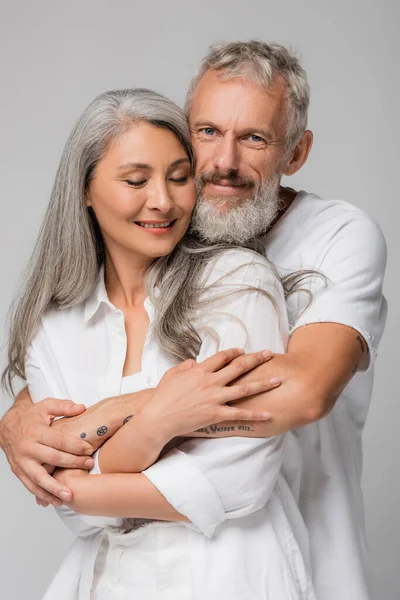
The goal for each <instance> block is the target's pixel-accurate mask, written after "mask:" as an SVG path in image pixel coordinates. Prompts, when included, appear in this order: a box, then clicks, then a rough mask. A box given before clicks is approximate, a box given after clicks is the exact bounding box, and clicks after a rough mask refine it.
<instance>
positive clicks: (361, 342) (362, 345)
mask: <svg viewBox="0 0 400 600" xmlns="http://www.w3.org/2000/svg"><path fill="white" fill-rule="evenodd" d="M356 340H358V341H359V342H360V346H361V350H362V353H363V354H364V352H365V348H364V342H363V340H362V338H361V336H360V335H358V336H357V337H356Z"/></svg>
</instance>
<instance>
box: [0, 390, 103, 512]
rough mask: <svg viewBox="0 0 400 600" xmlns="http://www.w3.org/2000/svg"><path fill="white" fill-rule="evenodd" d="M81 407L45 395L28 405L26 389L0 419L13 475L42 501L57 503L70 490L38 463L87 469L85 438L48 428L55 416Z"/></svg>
mask: <svg viewBox="0 0 400 600" xmlns="http://www.w3.org/2000/svg"><path fill="white" fill-rule="evenodd" d="M84 410H85V407H84V406H82V405H78V404H74V403H73V402H71V401H70V400H56V399H54V398H48V399H45V400H42V401H41V402H38V403H37V404H32V401H31V398H30V395H29V393H28V391H27V388H25V389H24V390H22V391H21V392H20V393H19V394H18V397H17V399H16V401H15V404H14V405H13V406H12V407H11V408H10V410H9V411H8V412H7V413H6V414H5V415H4V417H3V418H2V419H1V421H0V447H1V448H2V449H3V451H4V452H5V454H6V456H7V459H8V462H9V463H10V466H11V469H12V471H13V472H14V474H15V475H16V476H17V477H18V478H19V479H20V480H21V482H22V483H23V484H24V485H25V487H26V488H27V489H28V490H29V491H30V492H32V493H33V494H35V495H36V496H38V497H40V498H41V499H42V500H43V502H47V503H52V504H54V505H55V506H60V505H61V502H60V500H59V498H61V500H66V499H69V498H70V492H69V490H68V489H66V488H65V487H63V486H60V485H59V484H58V483H57V482H56V481H55V480H54V479H53V477H51V476H50V475H49V473H48V472H47V471H46V469H45V468H44V467H43V466H42V465H43V464H44V463H49V464H58V465H60V466H64V467H67V468H80V469H83V468H91V466H92V465H93V460H92V459H91V458H90V455H91V454H92V452H93V448H92V447H91V445H90V444H88V443H87V442H86V441H85V440H83V439H80V438H79V437H78V438H76V437H73V436H70V435H60V433H58V432H56V431H55V430H53V429H51V428H50V425H51V423H52V421H53V420H54V418H55V417H57V416H67V417H71V418H73V417H74V416H76V415H79V414H81V413H82V411H84Z"/></svg>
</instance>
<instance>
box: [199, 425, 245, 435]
mask: <svg viewBox="0 0 400 600" xmlns="http://www.w3.org/2000/svg"><path fill="white" fill-rule="evenodd" d="M226 431H229V432H232V431H249V432H253V431H254V427H251V426H250V425H210V426H209V427H202V428H201V429H196V433H205V434H206V435H212V434H213V433H221V432H226Z"/></svg>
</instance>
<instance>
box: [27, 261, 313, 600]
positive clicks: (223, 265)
mask: <svg viewBox="0 0 400 600" xmlns="http://www.w3.org/2000/svg"><path fill="white" fill-rule="evenodd" d="M206 281H207V284H211V283H213V284H215V285H218V282H219V281H220V284H221V286H223V287H220V288H219V291H221V290H223V291H225V297H224V299H223V300H222V301H221V300H219V301H218V303H217V304H215V305H213V306H211V307H210V308H209V309H207V314H206V315H203V316H201V315H198V322H197V324H196V325H197V327H198V328H199V330H200V331H202V326H203V325H204V326H205V327H208V328H210V327H211V328H212V329H213V330H214V331H215V332H216V333H217V334H218V338H219V348H218V347H217V345H216V341H215V337H214V336H212V335H210V333H208V332H207V331H204V332H203V333H202V335H201V337H202V344H201V348H200V352H199V355H198V357H197V360H198V361H202V360H204V359H205V358H207V357H208V356H211V355H212V354H214V353H215V352H216V351H217V350H218V349H224V348H231V347H243V348H245V350H246V352H253V351H258V350H262V349H269V350H272V351H273V352H284V351H285V347H286V344H287V340H288V322H287V315H286V306H285V301H284V296H283V290H282V288H281V285H280V283H279V281H278V280H277V278H276V276H275V275H274V274H273V272H272V270H271V268H270V267H269V266H268V265H267V263H266V261H265V260H264V259H263V258H262V257H261V256H258V255H254V254H253V253H249V252H246V251H242V250H232V251H228V252H225V253H224V254H223V255H221V256H220V257H219V258H218V260H217V262H216V264H214V265H213V267H212V269H209V271H208V272H207V276H206ZM243 284H245V285H246V286H254V287H257V288H261V289H262V290H263V291H264V292H266V293H264V294H263V293H260V292H254V291H242V292H238V293H236V294H229V293H228V291H233V290H235V289H236V290H237V289H238V288H239V287H240V286H243ZM214 292H215V290H214V291H213V292H206V293H207V294H210V293H214ZM145 308H146V310H147V313H148V315H149V321H150V325H149V330H148V334H147V338H146V342H145V345H144V349H143V355H142V371H141V373H140V375H139V376H138V377H136V378H132V380H131V383H132V387H131V391H138V390H140V389H143V388H145V387H155V386H156V385H157V384H158V382H159V380H160V379H161V377H162V376H163V374H164V373H165V371H166V370H167V369H169V368H170V367H172V366H174V363H173V361H172V360H171V359H169V358H168V357H166V356H165V355H164V354H163V353H162V352H161V350H160V348H159V347H158V346H157V344H156V343H155V340H154V337H153V335H152V328H153V322H154V307H153V305H152V304H151V302H150V301H149V299H147V300H146V301H145ZM125 356H126V334H125V327H124V315H123V313H122V312H121V311H119V310H118V309H116V308H115V307H114V306H113V305H112V304H111V302H110V301H109V299H108V297H107V294H106V290H105V286H104V276H103V272H100V274H99V281H98V284H97V287H96V289H95V290H94V292H93V294H92V295H91V296H90V298H88V300H87V301H85V302H83V303H81V304H79V305H77V306H75V307H73V308H71V309H68V310H65V311H58V310H54V309H52V310H49V311H47V312H46V314H45V315H44V316H43V318H42V320H41V323H40V325H39V327H38V329H37V331H36V334H35V336H34V339H33V340H32V343H31V345H30V348H29V350H28V353H27V358H26V377H27V382H28V385H29V389H30V392H31V395H32V399H33V401H34V402H38V401H40V400H42V399H43V398H45V397H48V396H52V397H59V398H71V399H72V400H74V401H75V402H83V403H84V404H85V405H86V406H91V405H93V404H95V403H96V402H98V401H100V400H101V399H103V398H106V397H109V396H116V395H119V394H120V393H121V392H122V386H123V366H124V362H125ZM295 443H296V442H295V438H294V436H292V434H290V433H289V434H286V435H285V436H279V437H272V438H267V439H256V438H241V437H231V438H224V439H201V438H196V439H192V440H188V441H187V442H185V443H183V444H182V445H181V446H180V447H179V448H177V449H175V450H173V451H172V452H170V453H169V454H167V455H166V456H165V457H163V458H162V459H161V460H159V461H158V462H157V463H155V464H154V465H152V466H151V467H150V468H148V469H146V470H145V471H144V475H146V477H148V479H149V480H150V481H151V482H152V483H153V484H154V485H155V487H157V489H159V491H160V492H161V493H162V494H163V495H164V497H165V498H166V499H167V500H168V502H169V503H170V504H171V505H173V506H174V507H175V508H176V509H177V510H178V511H179V512H180V513H181V514H184V515H185V516H187V517H188V519H189V520H190V523H185V524H183V523H180V524H174V525H173V527H175V528H176V527H178V528H182V527H185V528H187V529H189V530H190V534H189V535H190V536H191V539H190V544H189V546H188V547H187V548H186V549H185V552H189V553H190V552H192V551H193V552H198V551H199V548H203V550H204V552H206V553H207V556H208V557H209V558H210V557H212V556H214V557H215V561H216V562H217V561H218V557H220V556H221V555H222V556H224V560H227V561H231V568H232V569H233V570H235V572H237V573H238V574H240V569H243V565H241V564H240V562H241V561H238V558H237V554H235V551H234V545H235V543H234V542H233V540H235V539H236V540H237V542H236V543H237V544H240V545H243V544H244V545H245V547H244V548H243V551H244V552H245V555H246V556H247V557H252V560H253V563H254V565H257V563H258V561H260V560H261V563H260V569H261V566H262V555H263V554H264V555H265V557H267V556H269V557H271V556H273V557H274V559H273V560H274V561H275V567H274V569H275V571H274V572H275V573H276V574H277V573H278V574H279V573H280V574H281V577H280V576H279V575H278V576H277V575H275V576H273V577H272V576H271V575H268V573H266V574H265V583H263V581H261V580H260V586H261V587H260V594H261V593H262V594H264V593H265V598H267V597H269V596H268V594H271V593H272V597H279V598H280V600H283V599H284V598H291V599H294V598H299V599H300V598H301V599H303V598H304V599H307V600H309V599H312V598H314V594H313V591H312V588H311V584H310V578H309V575H308V571H309V556H308V539H307V533H306V531H305V528H304V524H303V522H302V519H301V517H300V513H299V511H298V509H297V506H296V502H295V501H294V498H293V496H292V493H291V492H290V490H289V486H288V485H287V482H286V481H285V479H284V477H283V475H282V472H281V465H282V461H283V457H284V453H285V448H286V446H287V445H288V444H289V445H292V444H295ZM292 455H293V452H292ZM291 484H292V482H291ZM57 512H58V514H59V515H60V517H61V518H62V519H63V520H64V521H65V523H66V525H67V526H68V527H69V528H70V529H72V531H73V532H74V533H75V534H76V535H77V536H78V538H79V539H78V540H77V541H76V542H75V544H74V546H73V547H72V549H71V551H70V554H69V555H68V557H67V558H66V560H65V561H64V563H63V565H62V567H61V568H60V570H59V572H58V573H57V575H56V577H55V578H54V580H53V582H52V584H51V586H50V588H49V590H48V592H47V594H46V596H45V598H46V600H53V599H54V600H55V599H56V598H57V600H61V598H65V600H72V599H77V598H79V599H83V598H89V597H90V589H91V585H92V577H93V568H94V563H95V559H96V555H97V552H98V549H99V546H100V543H101V540H102V538H103V537H104V535H107V531H111V528H113V527H122V528H124V527H125V526H126V523H124V521H123V520H121V519H114V518H109V517H104V518H102V517H88V516H83V515H77V514H75V513H74V512H73V511H71V510H69V509H68V508H66V507H62V508H61V509H59V510H58V511H57ZM158 525H159V524H158V523H150V524H148V525H147V526H146V527H148V528H152V527H157V526H158ZM249 530H250V531H251V532H252V533H251V534H249ZM243 532H246V533H245V535H243ZM170 534H171V536H172V537H171V542H172V543H173V528H171V529H170ZM204 540H207V542H205V541H204ZM196 548H197V550H196ZM260 554H261V556H260ZM265 560H267V558H265ZM269 560H272V559H271V558H270V559H269ZM196 564H198V567H196ZM201 564H202V562H201V561H198V560H197V561H196V562H195V563H193V567H192V568H193V569H194V570H195V571H196V568H197V570H198V572H197V573H196V572H193V573H192V575H191V579H192V580H194V579H196V577H197V578H198V580H199V581H200V582H201V581H202V580H203V579H204V577H203V575H202V573H201V572H200V571H201V568H202V567H201ZM270 566H271V568H272V564H271V563H270ZM209 577H210V575H209V576H208V584H207V585H208V586H209V589H210V590H213V589H214V590H220V583H219V582H218V581H214V584H213V585H211V584H212V583H213V582H212V581H211V582H210V581H209ZM269 577H270V580H269ZM280 579H282V581H283V580H284V581H285V582H286V583H285V586H284V587H285V591H284V590H283V587H282V585H281V584H278V583H277V582H278V581H280ZM268 581H270V583H271V585H273V586H274V585H279V589H274V590H271V589H265V590H264V587H267V586H268ZM207 589H208V588H207ZM224 590H225V591H226V596H225V597H226V598H228V597H232V590H229V585H228V586H227V587H226V588H224ZM203 592H204V589H203ZM207 593H208V597H209V598H211V597H210V596H209V592H207ZM193 594H194V595H193V596H188V597H193V598H196V599H197V598H199V599H200V598H202V597H203V596H202V595H201V594H202V592H201V590H197V591H196V592H195V591H193ZM196 594H200V595H199V596H197V595H196ZM274 594H275V595H274ZM285 594H286V595H285ZM213 597H214V596H213ZM215 597H217V596H215ZM218 597H219V598H222V597H224V596H221V593H219V596H218ZM249 597H250V596H249ZM259 597H260V598H264V595H260V596H259Z"/></svg>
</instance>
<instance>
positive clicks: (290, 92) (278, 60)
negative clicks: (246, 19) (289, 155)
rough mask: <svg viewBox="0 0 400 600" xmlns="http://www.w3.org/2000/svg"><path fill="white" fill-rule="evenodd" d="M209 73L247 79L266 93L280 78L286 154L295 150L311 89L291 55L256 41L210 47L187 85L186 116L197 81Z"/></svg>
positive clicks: (291, 53)
mask: <svg viewBox="0 0 400 600" xmlns="http://www.w3.org/2000/svg"><path fill="white" fill-rule="evenodd" d="M211 70H214V71H220V72H221V73H220V76H221V79H225V80H226V79H232V78H234V77H243V76H247V77H250V78H251V79H253V81H255V82H256V83H257V84H259V85H261V86H262V87H264V88H265V89H267V90H269V89H270V88H271V86H272V85H273V83H274V82H275V80H276V78H277V77H279V76H280V77H282V78H283V79H284V81H285V82H286V91H287V93H286V99H287V130H286V144H287V151H288V152H290V151H291V150H293V149H294V148H295V146H296V144H297V143H298V142H299V140H300V138H301V136H302V135H303V133H304V131H305V130H306V128H307V113H308V106H309V102H310V87H309V85H308V81H307V74H306V72H305V70H304V69H303V67H302V66H301V64H300V61H299V59H298V58H297V56H296V55H295V54H294V53H293V52H291V51H290V50H288V48H286V47H285V46H282V45H280V44H266V43H265V42H260V41H255V40H251V41H249V42H225V43H221V44H215V45H214V46H211V48H210V50H209V52H208V54H207V55H206V56H205V57H204V58H203V60H202V61H201V63H200V67H199V69H198V72H197V73H196V75H195V76H194V78H193V79H192V81H191V83H190V85H189V90H188V93H187V97H186V105H185V110H186V114H187V115H189V112H190V108H191V104H192V100H193V95H194V92H195V91H196V88H197V86H198V84H199V82H200V80H201V79H202V78H203V76H204V75H205V74H206V73H207V72H208V71H211Z"/></svg>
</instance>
